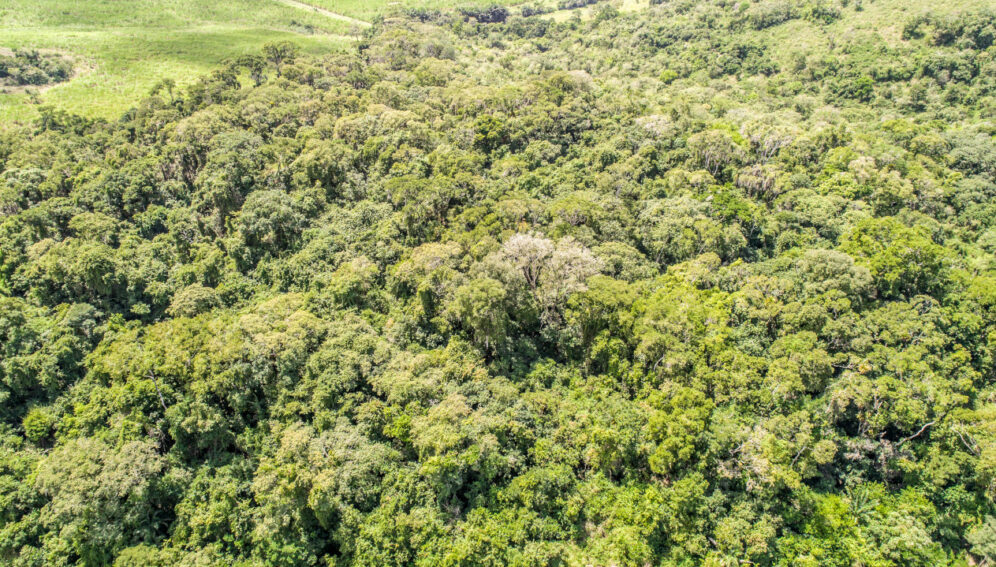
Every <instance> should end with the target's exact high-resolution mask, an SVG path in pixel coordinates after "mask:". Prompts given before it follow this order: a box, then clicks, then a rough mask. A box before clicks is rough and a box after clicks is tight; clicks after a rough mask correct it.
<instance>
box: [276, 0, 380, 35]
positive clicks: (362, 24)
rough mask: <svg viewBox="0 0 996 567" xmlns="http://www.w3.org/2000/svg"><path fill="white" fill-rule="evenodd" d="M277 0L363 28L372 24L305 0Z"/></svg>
mask: <svg viewBox="0 0 996 567" xmlns="http://www.w3.org/2000/svg"><path fill="white" fill-rule="evenodd" d="M277 2H280V3H281V4H286V5H288V6H291V7H294V8H298V9H301V10H311V11H313V12H318V13H319V14H321V15H323V16H325V17H328V18H332V19H333V20H339V21H342V22H348V23H350V24H353V25H354V26H358V27H361V28H368V27H370V25H371V24H370V22H367V21H364V20H359V19H357V18H351V17H349V16H344V15H342V14H337V13H335V12H332V11H330V10H326V9H325V8H319V7H318V6H312V5H311V4H307V3H305V2H299V1H298V0H277Z"/></svg>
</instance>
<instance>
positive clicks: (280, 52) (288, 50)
mask: <svg viewBox="0 0 996 567" xmlns="http://www.w3.org/2000/svg"><path fill="white" fill-rule="evenodd" d="M298 51H299V49H298V47H297V46H296V45H294V44H293V43H291V42H289V41H278V42H274V43H267V44H266V45H264V46H263V55H264V56H266V59H267V61H269V62H270V63H273V66H274V68H276V71H277V77H280V76H281V75H280V72H281V70H282V69H283V66H284V65H285V64H291V63H293V62H294V59H296V58H297V54H298ZM253 64H254V67H253V68H255V61H253ZM250 72H252V69H250Z"/></svg>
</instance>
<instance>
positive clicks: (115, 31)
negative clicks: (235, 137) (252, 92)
mask: <svg viewBox="0 0 996 567" xmlns="http://www.w3.org/2000/svg"><path fill="white" fill-rule="evenodd" d="M357 28H358V26H356V25H354V24H351V23H350V22H346V21H342V20H338V19H334V18H330V17H328V16H325V15H322V14H320V13H316V12H315V11H314V10H305V9H301V8H297V7H294V6H291V5H287V4H283V3H280V2H277V1H274V0H225V1H224V2H202V1H198V0H96V1H86V2H83V1H73V0H3V1H2V2H0V29H2V30H3V32H2V33H0V47H6V48H21V47H30V48H39V49H55V50H59V51H62V52H65V53H68V54H70V55H72V56H73V57H75V58H76V59H77V61H78V73H77V76H76V77H74V78H73V79H72V80H71V81H69V82H67V83H62V84H59V85H55V86H53V87H51V88H48V89H42V90H41V91H40V92H36V94H35V95H33V96H32V95H30V94H25V93H16V94H0V123H5V122H10V121H23V120H30V119H31V118H33V117H34V116H35V115H36V113H37V103H38V102H40V103H42V104H51V105H53V106H55V107H57V108H61V109H64V110H68V111H71V112H75V113H78V114H82V115H85V116H94V117H104V118H112V117H115V116H118V115H120V114H121V112H123V111H124V110H127V109H128V108H129V107H130V106H131V105H133V104H134V102H135V101H136V100H138V99H139V98H140V97H141V96H142V95H144V94H145V93H147V92H148V90H149V88H150V87H151V86H152V85H153V84H155V83H156V82H157V81H159V80H161V79H163V78H166V77H170V78H173V79H174V80H176V81H177V82H178V83H179V84H185V83H189V82H191V81H192V80H194V79H195V78H196V77H198V76H200V75H202V74H203V73H205V72H208V71H210V70H211V69H214V68H216V67H217V65H218V63H219V62H221V61H222V60H223V59H225V58H227V57H231V56H233V55H238V54H240V53H245V52H256V51H258V50H259V49H260V47H261V46H262V45H263V44H264V43H266V42H268V41H274V40H280V39H291V40H293V41H294V42H295V43H296V44H298V45H299V46H300V47H301V48H302V49H303V50H304V51H306V52H312V53H318V52H322V51H328V50H333V49H340V48H343V47H345V46H347V45H348V44H349V43H350V42H351V39H350V37H349V36H350V35H351V34H355V33H356V32H357V31H358V29H357Z"/></svg>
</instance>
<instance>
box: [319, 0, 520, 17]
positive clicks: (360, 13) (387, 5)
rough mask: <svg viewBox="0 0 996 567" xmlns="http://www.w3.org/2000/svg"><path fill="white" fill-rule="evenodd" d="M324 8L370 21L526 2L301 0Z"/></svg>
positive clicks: (517, 0) (504, 0) (499, 0)
mask: <svg viewBox="0 0 996 567" xmlns="http://www.w3.org/2000/svg"><path fill="white" fill-rule="evenodd" d="M302 1H303V2H306V3H308V4H312V5H314V6H320V7H322V8H325V9H326V10H331V11H333V12H338V13H340V14H343V15H346V16H351V17H353V18H359V19H361V20H367V21H372V20H374V19H375V18H377V17H378V16H389V15H391V14H396V13H398V12H400V11H402V10H408V9H411V8H426V9H428V10H448V9H455V8H460V7H463V6H474V5H477V6H486V5H490V4H504V5H506V6H514V5H518V4H526V3H528V2H526V1H524V0H302Z"/></svg>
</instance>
